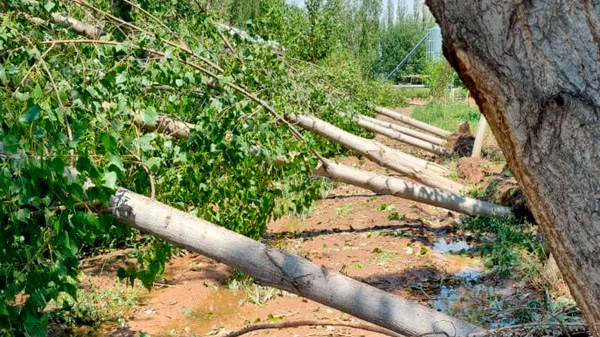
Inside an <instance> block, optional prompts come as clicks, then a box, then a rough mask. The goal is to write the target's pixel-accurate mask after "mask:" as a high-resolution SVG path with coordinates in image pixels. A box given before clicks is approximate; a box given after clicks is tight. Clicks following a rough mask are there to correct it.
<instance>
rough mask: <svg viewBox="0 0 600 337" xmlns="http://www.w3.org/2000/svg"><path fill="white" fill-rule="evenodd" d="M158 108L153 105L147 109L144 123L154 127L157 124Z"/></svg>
mask: <svg viewBox="0 0 600 337" xmlns="http://www.w3.org/2000/svg"><path fill="white" fill-rule="evenodd" d="M156 118H157V114H156V108H155V107H153V106H152V105H149V106H147V107H146V112H145V113H144V123H146V124H150V125H154V124H156Z"/></svg>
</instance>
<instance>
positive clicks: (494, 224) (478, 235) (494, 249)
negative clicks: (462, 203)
mask: <svg viewBox="0 0 600 337" xmlns="http://www.w3.org/2000/svg"><path fill="white" fill-rule="evenodd" d="M462 231H463V233H464V234H465V235H467V236H470V237H472V238H473V239H475V240H477V241H479V242H480V243H481V245H480V246H478V248H477V250H478V251H479V252H481V255H482V256H483V257H484V258H486V263H485V265H486V267H488V268H493V270H494V272H495V273H497V274H498V275H499V276H506V275H510V274H513V275H514V273H519V274H520V275H527V274H528V273H530V272H531V268H532V265H531V264H529V263H527V262H528V261H530V260H532V259H533V260H536V261H543V259H545V258H546V252H547V249H546V247H545V242H544V241H543V239H542V236H541V234H540V233H539V231H538V227H537V226H536V225H533V224H530V223H527V222H522V221H520V220H518V219H515V218H498V217H476V218H472V217H471V218H465V219H464V220H463V228H462ZM524 256H532V257H533V258H531V259H526V258H524ZM534 267H535V266H534Z"/></svg>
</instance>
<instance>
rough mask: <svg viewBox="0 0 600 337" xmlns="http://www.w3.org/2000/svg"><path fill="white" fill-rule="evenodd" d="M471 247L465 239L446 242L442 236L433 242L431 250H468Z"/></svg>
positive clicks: (446, 251)
mask: <svg viewBox="0 0 600 337" xmlns="http://www.w3.org/2000/svg"><path fill="white" fill-rule="evenodd" d="M471 247H473V246H471V245H470V244H468V243H467V241H465V240H458V241H450V242H446V239H445V238H443V237H440V238H439V239H438V240H437V241H436V242H434V244H433V250H435V251H438V252H440V253H450V252H460V251H461V250H463V249H464V250H469V249H471Z"/></svg>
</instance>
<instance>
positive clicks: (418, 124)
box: [375, 107, 452, 138]
mask: <svg viewBox="0 0 600 337" xmlns="http://www.w3.org/2000/svg"><path fill="white" fill-rule="evenodd" d="M375 111H376V112H377V113H379V114H382V115H384V116H387V117H390V118H392V119H395V120H397V121H400V122H402V123H404V124H407V125H410V126H412V127H415V128H417V129H421V130H423V131H427V132H429V133H433V134H434V135H438V136H440V137H444V138H446V137H448V136H450V135H451V134H452V132H448V131H446V130H442V129H440V128H438V127H435V126H433V125H430V124H427V123H424V122H421V121H418V120H416V119H414V118H411V117H408V116H404V115H403V114H401V113H399V112H396V111H393V110H390V109H387V108H384V107H377V108H375Z"/></svg>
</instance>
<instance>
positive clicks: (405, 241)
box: [84, 137, 537, 336]
mask: <svg viewBox="0 0 600 337" xmlns="http://www.w3.org/2000/svg"><path fill="white" fill-rule="evenodd" d="M377 140H379V141H383V142H384V143H386V144H388V145H393V146H396V147H401V148H404V149H406V147H405V146H402V145H400V144H398V143H396V142H394V141H391V140H388V139H383V138H381V137H378V138H377ZM412 152H415V151H414V150H413V151H412ZM417 154H419V155H423V153H417ZM427 156H428V155H424V156H422V157H424V158H427ZM342 162H343V163H345V164H349V165H355V166H359V167H362V168H364V169H369V170H376V171H379V172H386V170H385V169H382V168H380V167H378V166H377V165H376V164H374V163H371V162H369V161H366V160H363V159H359V158H355V157H350V158H345V159H343V160H342ZM464 170H465V172H464V175H465V178H466V179H468V180H473V182H475V180H477V181H479V180H481V179H479V176H477V175H478V174H480V172H481V165H480V163H474V164H472V165H471V164H469V166H467V167H466V168H464ZM472 170H476V171H477V172H471V171H472ZM387 173H388V174H389V173H390V172H387ZM458 219H459V216H458V215H457V214H456V213H453V212H449V211H447V210H444V209H440V208H436V207H432V206H429V205H425V204H420V203H416V202H412V201H407V200H403V199H399V198H395V197H391V196H380V195H375V194H373V193H372V192H371V191H368V190H364V189H360V188H356V187H353V186H348V185H344V184H335V185H334V189H333V191H331V193H330V195H329V196H328V197H327V198H326V199H323V200H319V201H318V202H317V203H316V206H315V208H314V210H313V211H312V212H311V214H309V215H306V216H303V217H298V216H285V217H283V218H281V219H279V220H277V221H274V222H272V223H270V224H269V225H268V233H267V235H266V236H265V240H266V241H268V242H270V243H271V244H273V245H275V246H277V247H279V248H282V249H284V250H287V251H289V252H292V253H295V254H298V255H300V256H303V257H305V258H307V259H310V260H311V261H313V262H315V263H317V264H321V265H324V266H325V267H327V268H331V269H333V270H337V271H340V272H342V273H344V274H346V275H348V276H350V277H353V278H356V279H358V280H361V281H364V282H366V283H369V284H371V285H373V286H375V287H378V288H381V289H383V290H386V291H389V292H391V293H394V294H397V295H398V296H402V297H405V298H408V299H411V300H413V301H416V302H418V303H421V304H423V305H427V306H430V307H432V308H434V309H436V310H441V311H445V312H448V313H450V314H452V315H454V316H457V317H462V318H465V319H467V318H469V319H471V320H475V321H477V322H478V323H480V324H482V325H487V326H495V324H496V325H497V324H499V323H497V322H499V321H501V320H502V319H504V318H505V317H503V316H502V315H503V314H502V312H501V311H499V310H496V309H495V307H494V306H492V305H490V301H489V298H494V299H495V300H494V301H496V302H497V303H496V305H497V306H498V305H499V306H500V307H501V308H506V307H509V306H510V307H514V306H517V307H518V306H521V305H524V303H526V302H527V301H529V300H531V299H532V298H533V297H535V296H537V295H536V294H534V293H533V292H532V291H531V290H529V289H528V288H527V287H526V285H525V284H523V282H521V281H519V280H510V279H504V280H488V279H487V278H486V276H485V273H484V272H485V268H484V266H483V262H482V261H481V260H480V259H479V258H477V257H472V256H469V255H470V254H467V253H465V252H466V251H468V249H469V248H471V247H472V246H471V243H469V242H466V241H464V240H463V239H462V238H461V237H457V236H456V234H454V232H453V224H454V222H455V221H457V220H458ZM129 263H133V261H130V260H128V258H127V256H126V252H115V253H111V254H107V255H102V256H98V257H94V258H93V259H88V260H86V261H85V262H84V266H85V268H84V274H85V275H86V278H87V279H90V278H91V279H94V278H95V279H97V281H98V282H94V284H96V285H99V286H102V287H107V288H109V289H110V287H111V285H112V284H113V282H114V279H115V278H116V270H117V269H118V267H120V266H126V265H127V264H129ZM236 276H237V275H236V273H235V271H234V270H232V269H231V268H229V267H227V266H225V265H223V264H220V263H217V262H215V261H212V260H210V259H208V258H205V257H203V256H198V255H196V254H192V253H189V254H183V255H182V256H177V257H174V258H173V259H172V260H171V261H170V262H169V263H168V266H167V268H166V272H165V275H164V277H163V278H162V279H161V280H159V282H157V283H156V285H155V287H154V289H153V290H152V291H151V292H149V293H148V292H147V291H145V290H142V291H140V294H142V295H141V296H140V298H139V299H138V302H137V303H136V305H135V307H134V308H133V309H132V310H131V311H130V312H129V313H128V315H127V317H126V319H125V321H124V322H122V323H121V324H117V323H110V324H106V325H103V326H102V327H101V328H100V329H98V330H96V331H95V332H92V333H90V331H89V330H86V333H85V335H94V334H96V335H99V336H100V335H101V336H106V335H108V336H138V335H139V334H140V333H147V334H150V335H151V336H196V335H197V336H200V335H207V334H214V335H223V334H224V333H226V332H229V331H234V330H238V329H240V328H242V327H244V326H246V325H248V324H252V323H257V322H261V323H266V322H281V321H292V320H334V321H352V322H354V321H356V322H358V321H359V320H358V319H356V318H354V317H351V316H349V315H347V314H344V313H342V312H340V311H338V310H334V309H331V308H328V307H326V306H323V305H321V304H318V303H316V302H313V301H310V300H306V299H303V298H300V297H298V296H296V295H293V294H289V293H286V292H281V291H276V290H273V289H266V288H261V287H258V286H255V285H253V284H251V283H250V282H248V281H244V279H243V278H242V279H240V278H239V277H236ZM498 298H502V300H499V299H498ZM473 315H479V316H481V317H475V318H474V317H473ZM506 320H509V318H506ZM254 334H264V332H256V333H254ZM269 335H270V336H379V335H378V334H376V333H371V332H365V331H359V330H353V329H349V328H338V327H335V328H332V327H313V328H294V329H289V330H281V331H270V332H269Z"/></svg>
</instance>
